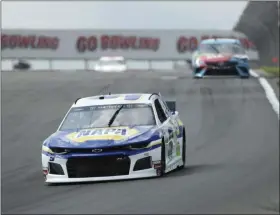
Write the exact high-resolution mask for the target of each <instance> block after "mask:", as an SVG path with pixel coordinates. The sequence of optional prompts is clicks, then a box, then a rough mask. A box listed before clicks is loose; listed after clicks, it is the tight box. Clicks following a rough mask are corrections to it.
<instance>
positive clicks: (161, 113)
mask: <svg viewBox="0 0 280 215" xmlns="http://www.w3.org/2000/svg"><path fill="white" fill-rule="evenodd" d="M155 108H156V111H157V115H158V123H159V127H160V129H161V130H162V132H163V135H164V139H165V149H166V150H165V157H166V164H168V163H169V162H170V161H172V159H173V158H174V157H175V156H176V142H175V141H174V139H175V138H176V137H175V138H174V135H175V127H174V124H173V123H172V121H171V118H170V113H168V111H167V110H166V108H165V107H164V105H163V103H162V102H161V101H160V99H156V100H155ZM175 136H176V135H175Z"/></svg>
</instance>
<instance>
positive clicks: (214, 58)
mask: <svg viewBox="0 0 280 215" xmlns="http://www.w3.org/2000/svg"><path fill="white" fill-rule="evenodd" d="M199 59H200V60H202V61H204V62H205V63H217V62H225V61H237V60H239V59H248V57H247V56H246V55H233V54H223V53H219V54H200V56H199Z"/></svg>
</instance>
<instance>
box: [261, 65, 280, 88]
mask: <svg viewBox="0 0 280 215" xmlns="http://www.w3.org/2000/svg"><path fill="white" fill-rule="evenodd" d="M261 69H262V70H264V71H265V72H267V73H269V74H271V75H273V76H278V77H279V74H280V68H279V67H276V66H275V67H268V66H264V67H261ZM277 84H278V86H280V82H279V81H278V82H277Z"/></svg>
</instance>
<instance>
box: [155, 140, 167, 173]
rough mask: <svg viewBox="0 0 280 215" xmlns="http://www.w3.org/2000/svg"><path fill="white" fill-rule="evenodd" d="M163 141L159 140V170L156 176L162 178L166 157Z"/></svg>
mask: <svg viewBox="0 0 280 215" xmlns="http://www.w3.org/2000/svg"><path fill="white" fill-rule="evenodd" d="M165 150H166V149H165V141H164V138H162V140H161V168H160V169H158V170H157V171H159V172H158V176H159V177H162V176H164V174H165V168H166V156H165Z"/></svg>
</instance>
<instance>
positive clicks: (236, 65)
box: [188, 38, 250, 78]
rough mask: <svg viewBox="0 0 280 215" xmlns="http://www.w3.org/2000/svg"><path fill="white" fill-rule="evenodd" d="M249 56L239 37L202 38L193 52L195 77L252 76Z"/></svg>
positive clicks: (192, 61)
mask: <svg viewBox="0 0 280 215" xmlns="http://www.w3.org/2000/svg"><path fill="white" fill-rule="evenodd" d="M248 60H249V58H248V56H247V55H246V52H245V49H244V48H243V47H242V44H241V42H240V41H239V40H238V39H226V38H224V39H206V40H202V41H201V43H200V44H199V46H198V49H197V50H196V51H195V52H194V53H193V55H192V59H191V60H189V61H188V62H189V63H191V67H192V70H193V76H194V78H203V77H204V76H219V75H223V76H228V75H231V76H239V77H240V78H249V77H250V66H249V62H248Z"/></svg>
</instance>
